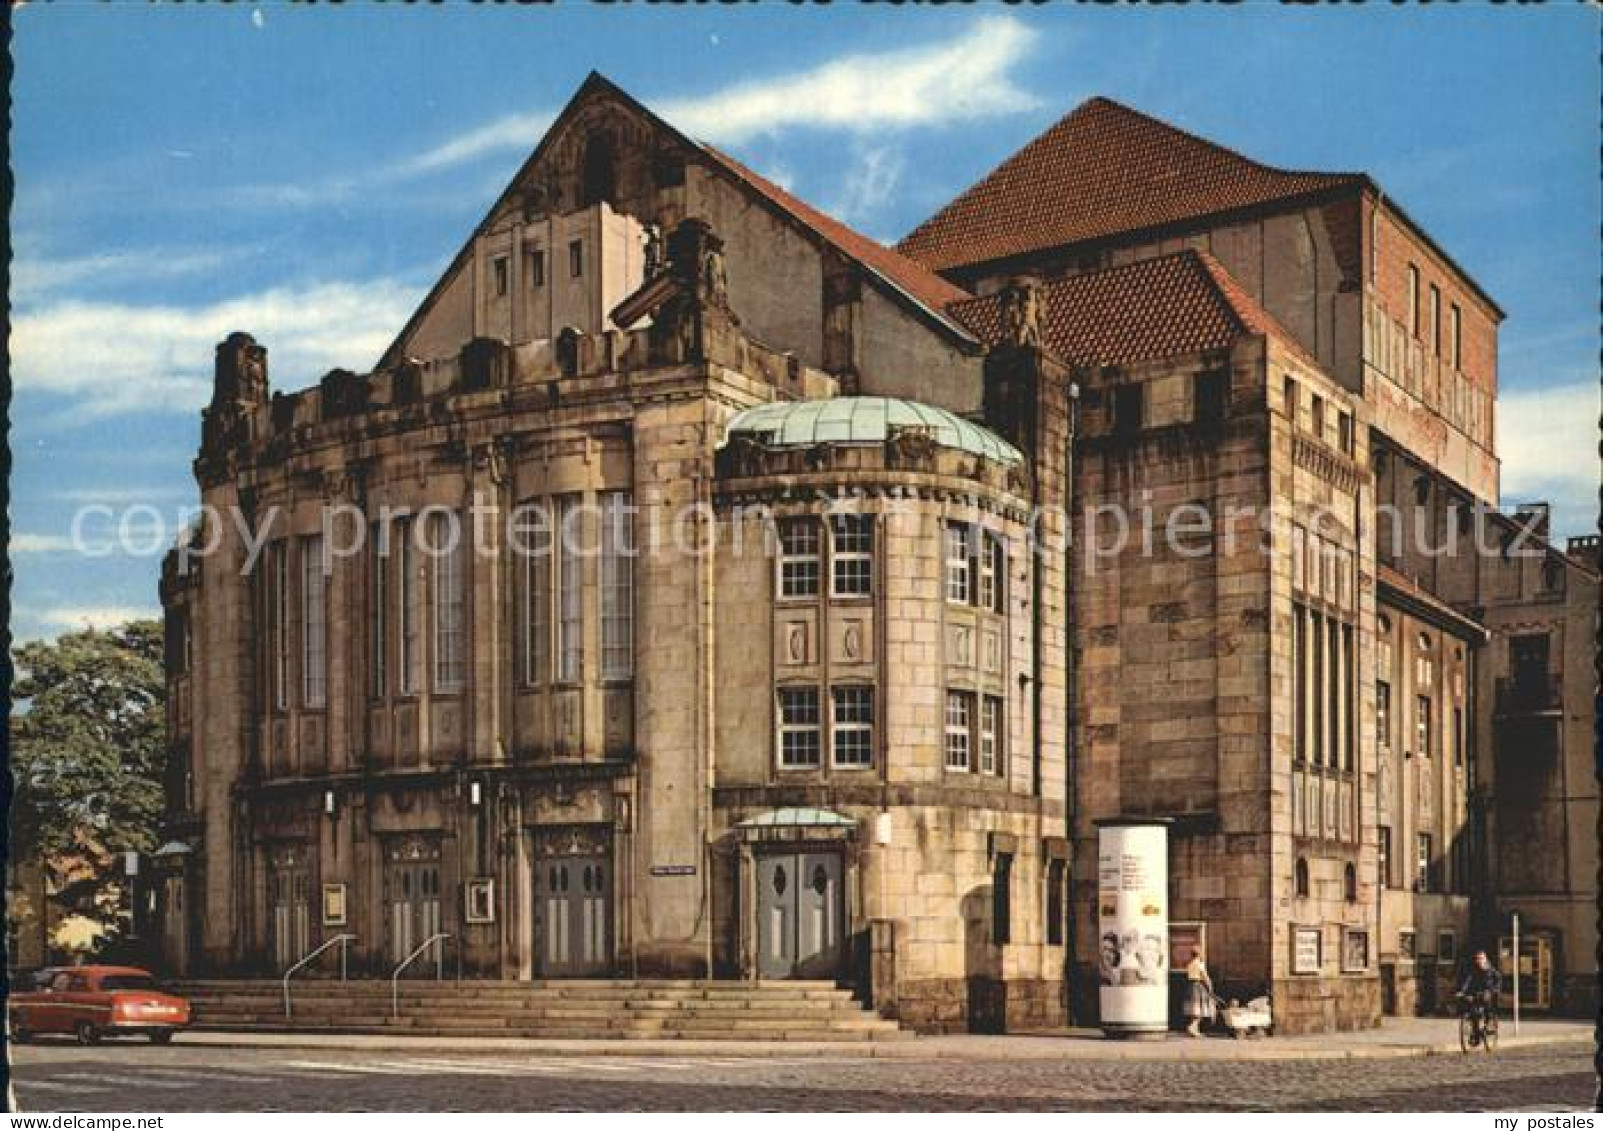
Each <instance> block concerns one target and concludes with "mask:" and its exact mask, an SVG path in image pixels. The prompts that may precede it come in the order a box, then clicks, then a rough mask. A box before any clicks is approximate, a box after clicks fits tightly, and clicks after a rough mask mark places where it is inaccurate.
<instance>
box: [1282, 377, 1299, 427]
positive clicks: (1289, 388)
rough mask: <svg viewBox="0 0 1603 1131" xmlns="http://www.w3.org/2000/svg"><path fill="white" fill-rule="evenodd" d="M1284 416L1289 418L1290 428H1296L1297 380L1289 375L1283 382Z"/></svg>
mask: <svg viewBox="0 0 1603 1131" xmlns="http://www.w3.org/2000/svg"><path fill="white" fill-rule="evenodd" d="M1285 401H1286V415H1287V416H1288V417H1290V418H1291V426H1292V427H1293V428H1295V427H1296V426H1297V410H1298V407H1299V406H1298V404H1297V379H1296V378H1295V377H1293V376H1291V375H1290V374H1289V373H1288V374H1287V375H1286V380H1285Z"/></svg>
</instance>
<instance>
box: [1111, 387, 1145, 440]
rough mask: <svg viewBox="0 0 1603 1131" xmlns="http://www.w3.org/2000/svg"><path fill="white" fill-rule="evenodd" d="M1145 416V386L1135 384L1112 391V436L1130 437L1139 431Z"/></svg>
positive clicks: (1115, 388)
mask: <svg viewBox="0 0 1603 1131" xmlns="http://www.w3.org/2000/svg"><path fill="white" fill-rule="evenodd" d="M1145 415H1146V386H1145V385H1142V384H1139V383H1136V384H1131V385H1116V386H1114V389H1113V434H1114V435H1116V436H1132V435H1134V434H1135V433H1137V432H1139V431H1141V425H1142V423H1143V418H1144V416H1145Z"/></svg>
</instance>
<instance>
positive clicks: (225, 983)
mask: <svg viewBox="0 0 1603 1131" xmlns="http://www.w3.org/2000/svg"><path fill="white" fill-rule="evenodd" d="M430 982H431V980H429V979H423V978H403V979H401V984H402V985H427V984H430ZM169 984H170V985H171V986H172V987H173V988H174V989H180V990H184V991H188V992H194V993H202V992H206V991H210V990H264V991H265V990H275V991H276V990H281V989H282V988H283V981H282V980H281V979H278V978H186V979H181V980H179V981H175V982H172V983H169ZM291 984H292V985H293V986H295V987H297V988H298V987H301V986H313V985H315V986H343V987H349V988H352V989H388V988H389V985H390V980H389V979H388V978H351V979H348V980H345V981H341V980H340V979H338V978H305V977H296V978H295V979H294V980H293V981H292V983H291ZM451 984H453V985H455V984H460V985H462V986H465V987H471V988H474V989H479V990H514V991H519V992H522V991H528V990H570V991H582V992H588V991H591V990H606V989H615V990H628V991H640V990H732V991H740V992H748V991H757V992H763V991H793V990H829V991H835V990H838V989H840V987H839V986H838V985H836V984H835V983H834V982H832V981H828V980H824V979H785V980H782V981H766V982H738V981H731V980H729V979H723V978H719V979H708V978H700V979H677V980H676V979H660V978H656V979H654V978H641V979H639V980H634V979H628V978H543V979H536V980H532V981H520V980H517V979H495V978H464V979H462V980H461V982H460V983H457V982H455V981H454V980H452V983H451Z"/></svg>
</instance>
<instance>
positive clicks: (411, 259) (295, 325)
mask: <svg viewBox="0 0 1603 1131" xmlns="http://www.w3.org/2000/svg"><path fill="white" fill-rule="evenodd" d="M1598 19H1599V13H1598V11H1597V10H1596V9H1595V8H1593V7H1591V6H1589V5H1582V4H1575V5H1553V6H1550V7H1548V8H1545V9H1541V10H1537V11H1530V10H1523V9H1522V10H1513V9H1508V8H1498V9H1493V8H1489V7H1470V6H1467V5H1466V6H1465V7H1462V8H1454V9H1444V8H1442V7H1440V6H1432V7H1430V8H1423V9H1421V8H1410V9H1402V10H1398V9H1394V8H1389V7H1387V8H1379V7H1375V6H1371V7H1369V8H1365V9H1362V10H1356V11H1354V10H1345V9H1343V10H1329V9H1326V8H1318V9H1312V10H1310V9H1292V10H1287V9H1284V8H1281V7H1279V6H1278V5H1276V6H1271V5H1268V4H1261V5H1260V4H1249V5H1246V6H1244V7H1242V8H1235V9H1229V10H1221V9H1215V8H1211V7H1192V8H1185V9H1173V8H1159V9H1153V10H1144V9H1137V10H1134V11H1132V10H1129V9H1126V8H1122V7H1119V8H1100V7H1098V8H1091V9H1087V8H1086V7H1083V6H1080V5H1070V4H1063V5H1053V6H1048V7H1046V8H1044V9H1039V10H1028V9H1003V8H1001V7H999V6H998V7H985V6H976V7H975V8H974V9H969V10H953V9H949V8H942V9H939V10H936V11H924V10H921V9H882V8H874V7H868V6H856V5H852V6H848V5H846V4H840V5H837V6H836V7H835V8H833V9H830V10H828V11H823V12H819V11H799V10H795V9H792V8H790V7H789V6H788V5H782V4H779V3H777V2H775V0H768V3H766V4H762V5H758V6H756V7H755V8H744V9H741V10H738V11H729V10H722V9H718V8H707V9H695V8H690V9H684V8H655V9H647V8H638V9H636V8H629V9H621V8H616V7H601V6H591V5H581V4H575V3H564V4H561V5H559V6H557V7H556V8H555V9H554V10H543V9H533V10H531V9H522V8H511V7H509V8H495V7H487V6H486V7H477V6H476V7H472V8H467V7H458V8H452V9H448V10H438V9H418V8H401V7H397V6H395V5H383V6H357V5H347V6H345V7H343V8H329V7H326V6H321V5H320V6H317V7H313V8H306V7H295V8H290V7H283V6H279V5H276V4H259V5H247V4H237V5H230V6H226V7H219V6H205V7H196V6H188V5H186V6H183V7H176V6H173V7H164V8H156V9H150V8H147V7H145V6H143V5H140V6H126V7H111V8H105V7H100V6H95V7H91V6H90V5H88V4H87V3H61V4H56V5H52V6H49V7H45V6H36V7H29V8H24V9H22V10H20V11H18V12H17V13H16V14H15V39H14V42H13V52H14V56H15V59H16V77H15V81H14V87H13V97H14V106H13V120H14V123H15V125H14V131H13V152H12V165H13V168H14V170H15V173H16V179H17V193H16V199H15V201H14V204H13V209H12V217H11V225H12V226H11V233H12V240H13V246H14V254H15V259H14V262H13V267H12V272H13V273H12V302H13V304H14V313H13V318H14V326H13V331H12V341H11V348H12V357H13V366H14V389H15V394H14V395H15V399H14V402H13V406H12V419H13V432H12V445H13V450H14V455H15V461H16V462H15V472H14V477H13V481H12V490H13V495H12V513H11V520H12V530H13V543H12V547H11V551H12V554H13V563H14V568H15V571H16V583H15V588H14V591H13V595H12V596H13V604H14V624H13V628H14V631H15V632H16V633H17V635H18V636H19V637H21V638H24V639H26V638H30V637H34V636H40V635H54V634H55V633H57V632H60V631H63V630H66V629H71V628H74V627H79V626H81V625H82V624H84V623H97V624H105V623H110V622H114V621H116V620H118V619H120V618H123V617H125V616H128V615H134V614H138V613H153V612H154V611H155V610H156V608H157V600H156V579H157V575H158V571H159V564H160V556H159V555H160V547H161V546H162V545H163V544H164V541H165V540H166V539H167V538H170V537H171V535H172V533H173V532H174V531H175V529H176V527H177V525H178V524H179V522H180V521H181V512H182V510H183V508H185V507H186V506H190V505H193V503H194V502H195V501H196V495H195V490H194V484H193V481H192V479H191V478H190V471H189V466H190V460H191V459H192V457H193V455H194V448H195V444H196V441H197V439H198V435H199V408H200V406H201V405H202V404H203V403H204V401H205V399H206V397H207V393H208V381H209V376H210V367H211V354H212V345H213V344H214V343H215V342H216V341H217V340H218V339H219V338H221V337H222V336H223V335H224V334H226V333H227V332H228V331H231V330H234V329H245V330H249V331H251V332H252V333H254V334H255V335H256V336H257V337H258V339H259V340H261V341H262V342H263V343H264V344H266V345H267V346H268V348H269V349H270V351H271V354H272V377H273V382H274V385H275V387H277V388H281V389H285V388H299V387H303V386H306V385H309V384H311V383H313V382H315V381H316V379H317V378H318V377H319V375H321V374H322V373H323V372H325V371H326V370H328V369H329V368H331V367H333V366H335V365H342V366H345V367H347V368H351V369H358V370H363V369H366V368H368V367H370V366H371V365H372V363H373V362H374V361H375V360H376V358H377V356H378V354H379V352H380V350H381V349H382V348H383V346H384V345H385V344H386V343H387V342H388V340H389V339H390V337H391V336H393V334H394V333H395V331H396V330H397V329H398V328H399V327H400V325H401V323H402V322H403V321H404V320H405V317H406V315H407V314H408V313H409V312H410V310H411V308H412V306H413V305H414V304H415V302H416V301H417V300H418V299H419V298H421V296H422V294H423V293H424V292H425V291H426V290H427V288H428V287H429V285H430V284H431V283H432V282H433V281H434V279H435V277H436V276H437V274H438V273H439V272H440V270H441V269H442V268H443V267H444V265H445V263H446V262H447V261H448V260H449V258H450V257H451V255H452V254H454V252H455V251H456V249H457V248H458V246H459V245H460V243H461V241H462V239H463V238H464V236H465V235H466V233H467V231H468V229H469V228H470V226H471V225H472V224H473V223H474V222H475V221H476V220H477V219H478V218H479V217H480V215H481V214H482V212H483V211H484V209H485V208H486V207H487V206H488V205H489V203H490V202H491V200H492V199H493V198H494V196H495V195H496V193H497V192H498V191H499V190H500V189H501V188H502V187H503V186H504V184H505V182H506V180H507V179H508V178H509V177H510V176H511V175H512V173H513V172H514V171H515V169H516V168H517V166H518V165H519V164H520V163H521V161H522V159H523V157H524V156H525V155H526V154H527V152H528V151H529V150H530V149H531V148H532V147H533V145H534V143H535V142H536V141H537V140H538V138H539V136H540V134H541V132H542V131H543V129H544V127H545V125H546V124H547V123H548V122H549V121H550V118H551V116H552V114H553V113H554V112H555V111H556V110H557V109H559V108H560V107H561V105H562V104H563V103H564V102H565V101H566V100H567V98H568V97H569V96H570V95H571V94H572V92H573V90H574V88H575V87H576V86H577V85H578V84H579V83H580V82H581V81H582V80H583V78H584V76H585V74H586V73H587V72H588V71H589V70H591V69H596V70H599V71H601V72H603V73H604V74H606V75H608V76H609V77H611V78H612V79H614V80H615V81H617V82H618V83H620V84H621V85H622V86H624V87H625V88H626V89H628V90H629V91H631V92H632V93H633V94H635V95H636V96H637V97H639V98H641V99H642V100H644V101H646V102H647V103H648V104H650V105H652V106H653V107H654V108H655V109H657V110H658V111H659V112H661V113H663V114H664V116H666V117H668V118H669V119H670V120H671V121H673V122H674V123H675V124H677V125H679V126H680V127H681V128H683V129H685V130H686V132H688V133H691V134H693V135H695V136H698V137H701V138H704V139H706V140H709V141H714V142H718V143H720V144H721V145H723V146H724V147H726V148H728V149H729V150H731V151H732V152H733V153H735V154H736V155H737V156H739V157H740V158H741V159H743V160H745V161H746V162H747V163H748V164H750V165H752V166H754V167H755V168H757V169H759V170H761V171H764V172H766V173H767V174H769V175H770V176H772V177H774V178H775V179H776V180H779V181H781V182H782V183H784V184H786V185H788V186H789V187H790V188H791V189H792V190H793V191H795V192H797V193H798V194H799V195H801V196H802V197H803V198H805V199H807V200H809V201H810V202H812V203H814V204H816V205H818V206H820V207H822V208H825V209H826V210H829V211H832V212H834V213H835V214H837V215H839V216H841V217H842V218H843V219H845V220H846V221H848V222H849V223H851V224H853V225H854V226H856V227H858V228H859V229H860V230H862V231H864V232H866V233H868V234H870V235H873V236H875V237H877V238H880V239H882V240H887V241H890V240H894V239H895V238H897V237H899V236H901V235H902V234H903V233H905V232H906V231H907V230H908V229H909V228H911V227H912V226H913V225H914V224H916V223H917V222H918V221H919V220H921V219H923V218H924V217H925V216H927V215H928V214H929V213H930V212H932V211H933V210H934V209H936V208H937V207H939V206H940V205H941V204H942V203H944V202H945V201H946V200H948V199H950V198H951V197H952V196H953V195H954V194H955V193H957V192H958V191H960V190H961V189H963V188H965V187H967V186H968V185H969V184H971V183H972V182H973V181H975V180H976V179H978V178H979V177H980V176H982V175H983V174H984V173H985V172H987V171H988V170H989V169H990V168H991V167H993V166H994V165H995V164H996V163H997V162H998V161H999V160H1001V159H1002V158H1004V157H1006V156H1007V155H1008V154H1009V153H1011V152H1012V151H1014V150H1015V149H1017V148H1018V147H1019V146H1020V145H1022V144H1023V143H1024V142H1026V141H1028V140H1029V139H1030V138H1031V137H1033V136H1034V135H1035V134H1037V133H1038V132H1040V131H1041V130H1042V129H1044V128H1045V127H1046V126H1048V125H1050V124H1051V123H1052V122H1053V121H1055V120H1056V119H1057V118H1058V117H1060V116H1062V115H1063V114H1065V113H1067V112H1068V111H1069V110H1071V109H1072V108H1073V107H1074V106H1075V105H1076V104H1078V103H1079V102H1080V101H1081V100H1083V99H1085V98H1087V97H1089V96H1091V95H1094V94H1104V95H1109V96H1112V97H1114V98H1117V99H1120V100H1121V101H1125V102H1127V103H1129V104H1131V105H1134V106H1136V107H1137V108H1139V109H1142V110H1145V111H1147V112H1149V113H1152V114H1156V115H1158V116H1159V117H1162V118H1165V119H1167V120H1169V121H1172V122H1174V123H1176V124H1178V125H1181V126H1184V127H1186V128H1188V129H1191V130H1194V131H1196V132H1198V133H1201V134H1203V135H1204V136H1207V137H1211V138H1213V139H1215V140H1217V141H1220V142H1223V143H1226V144H1229V145H1231V146H1234V147H1236V148H1238V149H1241V150H1243V151H1244V152H1246V153H1248V154H1249V155H1251V156H1254V157H1257V158H1258V159H1260V160H1263V161H1267V162H1270V163H1273V164H1280V165H1285V166H1289V167H1300V168H1315V169H1319V168H1324V169H1338V170H1351V169H1362V170H1365V171H1368V172H1370V173H1371V174H1373V175H1374V176H1376V177H1377V178H1378V179H1379V180H1380V181H1381V183H1382V185H1383V186H1384V187H1385V188H1386V189H1387V191H1388V192H1389V193H1391V194H1392V195H1393V196H1395V197H1397V198H1398V199H1400V200H1401V201H1402V202H1403V203H1404V205H1405V207H1406V208H1407V209H1408V211H1409V212H1410V214H1411V215H1412V216H1413V217H1414V218H1415V219H1416V220H1418V221H1419V222H1421V223H1422V224H1423V225H1424V226H1425V227H1426V228H1427V229H1428V230H1429V231H1430V232H1431V233H1432V234H1433V235H1434V236H1435V237H1436V238H1437V239H1438V240H1439V241H1441V242H1442V243H1443V244H1445V245H1446V246H1447V247H1448V248H1449V249H1451V251H1452V252H1453V254H1454V255H1455V256H1456V257H1457V258H1458V260H1459V261H1460V262H1461V263H1462V264H1463V265H1465V266H1466V267H1467V268H1468V269H1469V270H1470V271H1471V272H1472V273H1474V274H1475V276H1476V277H1477V278H1478V279H1479V281H1480V282H1481V283H1482V284H1483V285H1484V286H1485V287H1486V289H1487V290H1489V291H1490V292H1491V293H1492V294H1493V296H1495V297H1496V298H1497V300H1498V301H1499V303H1500V304H1501V305H1502V306H1503V307H1504V309H1505V310H1506V311H1507V312H1508V315H1509V317H1508V321H1507V322H1506V323H1505V324H1504V327H1503V333H1502V339H1501V345H1502V386H1503V390H1504V395H1503V398H1502V400H1501V402H1500V405H1499V422H1500V444H1501V447H1502V453H1503V457H1504V476H1503V483H1504V498H1505V502H1508V503H1512V502H1515V501H1519V500H1523V499H1530V498H1547V499H1550V500H1551V501H1553V502H1554V503H1555V505H1556V507H1557V511H1556V525H1557V527H1558V528H1559V529H1560V530H1561V531H1563V532H1567V533H1580V532H1583V531H1585V530H1587V529H1589V528H1590V527H1591V526H1592V523H1593V521H1594V518H1593V515H1594V512H1595V509H1596V499H1597V495H1596V491H1597V483H1598V477H1599V472H1598V464H1597V455H1596V445H1595V435H1596V434H1595V424H1596V421H1597V417H1598V373H1597V358H1598V340H1597V310H1598V307H1599V293H1598V267H1597V265H1598V262H1599V255H1600V249H1599V243H1598V218H1599V215H1600V203H1599V188H1598V156H1597V154H1598V148H1597V128H1598V119H1597V106H1598V104H1599V100H1600V90H1599V72H1598V67H1597V56H1596V45H1597V33H1598V22H1597V21H1598ZM91 504H100V505H102V506H104V507H106V508H109V516H108V512H107V511H98V512H90V513H87V514H85V515H83V516H82V517H83V521H84V525H83V530H84V532H85V533H86V534H87V535H89V536H90V537H91V538H92V539H96V540H98V539H101V538H105V537H107V536H108V535H111V534H114V533H115V530H116V527H117V525H118V523H122V524H123V525H125V527H126V532H127V533H128V534H129V535H131V536H132V539H131V541H132V543H133V544H132V545H131V546H129V547H128V548H127V549H126V550H123V551H119V552H116V553H111V554H107V555H104V556H87V555H84V554H81V553H77V552H74V551H73V550H72V549H71V548H70V546H69V545H68V542H69V539H70V537H71V534H72V528H73V523H74V519H75V515H78V514H79V512H80V509H81V508H82V507H84V506H85V505H91ZM130 508H135V509H130ZM141 551H144V552H141Z"/></svg>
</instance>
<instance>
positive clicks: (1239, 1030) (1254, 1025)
mask: <svg viewBox="0 0 1603 1131" xmlns="http://www.w3.org/2000/svg"><path fill="white" fill-rule="evenodd" d="M1214 1004H1216V1005H1217V1006H1218V1007H1219V1020H1220V1021H1221V1022H1223V1023H1224V1027H1225V1028H1226V1029H1227V1030H1229V1032H1230V1035H1231V1036H1232V1037H1234V1038H1235V1039H1236V1040H1238V1041H1240V1040H1245V1039H1246V1038H1247V1037H1267V1036H1268V1035H1269V1030H1270V1029H1271V1028H1273V1027H1274V1023H1275V1015H1274V1011H1273V1010H1272V1009H1271V1008H1270V1006H1269V995H1268V994H1265V995H1263V996H1262V997H1255V998H1253V999H1252V1000H1251V1001H1249V1002H1247V1004H1246V1005H1242V1004H1241V1003H1240V1002H1239V1001H1237V1000H1236V999H1235V998H1231V999H1230V1000H1229V1001H1222V1000H1220V999H1219V998H1217V997H1216V998H1214Z"/></svg>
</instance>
